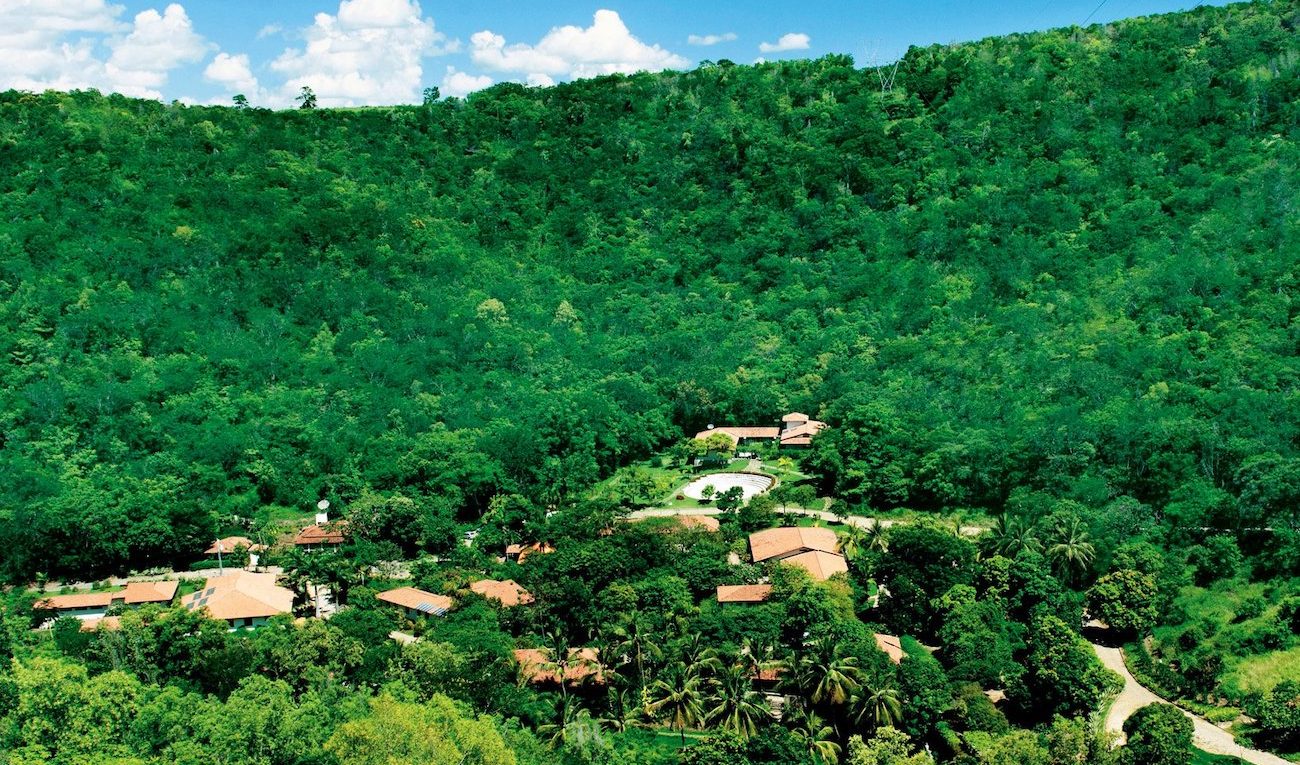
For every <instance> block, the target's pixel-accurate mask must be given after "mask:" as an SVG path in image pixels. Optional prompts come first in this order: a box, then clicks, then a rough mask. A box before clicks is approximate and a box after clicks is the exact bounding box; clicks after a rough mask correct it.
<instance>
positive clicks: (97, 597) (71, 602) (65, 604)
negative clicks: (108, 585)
mask: <svg viewBox="0 0 1300 765" xmlns="http://www.w3.org/2000/svg"><path fill="white" fill-rule="evenodd" d="M120 597H122V594H121V592H74V593H72V594H71V595H51V596H50V597H48V598H42V599H41V600H38V601H36V602H35V603H34V604H32V608H35V609H37V610H39V611H72V610H77V609H82V608H108V607H109V606H110V605H112V604H113V600H114V599H116V598H120Z"/></svg>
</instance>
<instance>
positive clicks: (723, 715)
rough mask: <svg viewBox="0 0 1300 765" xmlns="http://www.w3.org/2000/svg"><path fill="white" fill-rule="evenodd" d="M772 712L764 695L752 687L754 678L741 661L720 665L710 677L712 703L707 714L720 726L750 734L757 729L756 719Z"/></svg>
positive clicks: (740, 733)
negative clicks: (718, 670) (725, 666)
mask: <svg viewBox="0 0 1300 765" xmlns="http://www.w3.org/2000/svg"><path fill="white" fill-rule="evenodd" d="M771 714H772V712H771V709H770V708H769V707H768V705H767V699H765V698H763V694H761V693H759V692H758V691H756V690H754V685H753V680H752V678H750V676H749V673H748V672H746V671H745V668H744V667H743V666H742V665H739V664H733V665H731V666H729V667H727V668H725V669H723V670H722V672H721V673H719V675H718V677H717V679H716V680H714V681H713V707H712V708H710V709H709V711H708V714H707V715H706V718H707V719H708V720H709V721H710V722H713V723H715V724H717V725H718V727H720V728H722V729H723V730H727V731H732V732H734V733H736V734H738V735H739V736H740V737H741V738H749V737H750V736H752V735H754V732H755V731H757V730H758V723H759V721H760V720H762V719H764V718H766V717H770V716H771Z"/></svg>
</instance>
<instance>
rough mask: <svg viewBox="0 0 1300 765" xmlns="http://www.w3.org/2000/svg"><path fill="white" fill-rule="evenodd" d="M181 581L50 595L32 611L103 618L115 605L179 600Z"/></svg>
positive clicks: (82, 617) (36, 604)
mask: <svg viewBox="0 0 1300 765" xmlns="http://www.w3.org/2000/svg"><path fill="white" fill-rule="evenodd" d="M179 586H180V582H177V581H174V580H170V581H159V582H128V583H127V585H126V587H124V588H122V589H120V590H114V591H112V592H77V593H73V594H71V595H51V596H50V597H48V598H43V599H41V600H38V601H36V603H34V604H33V605H32V608H33V609H35V610H37V611H52V612H54V614H55V616H60V617H62V616H75V617H76V618H78V619H101V618H103V617H104V616H105V615H106V614H107V613H108V609H109V608H110V607H112V606H114V605H127V606H141V605H144V604H145V603H161V604H164V605H165V604H167V603H170V602H171V601H172V598H175V597H176V588H177V587H179Z"/></svg>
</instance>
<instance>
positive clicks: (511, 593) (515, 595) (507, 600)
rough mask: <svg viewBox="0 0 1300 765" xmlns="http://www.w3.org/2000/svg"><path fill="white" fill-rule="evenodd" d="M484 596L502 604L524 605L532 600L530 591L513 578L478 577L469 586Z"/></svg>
mask: <svg viewBox="0 0 1300 765" xmlns="http://www.w3.org/2000/svg"><path fill="white" fill-rule="evenodd" d="M469 588H470V590H471V591H473V592H477V593H478V594H479V595H482V596H483V597H485V598H489V599H491V600H495V601H497V602H498V603H500V604H501V605H503V606H526V605H528V604H529V603H532V602H533V596H532V593H530V592H528V590H525V589H524V588H523V587H520V586H519V583H518V582H516V581H515V580H513V579H507V580H505V581H504V582H499V581H497V580H495V579H480V580H478V581H477V582H473V583H471V584H470V586H469Z"/></svg>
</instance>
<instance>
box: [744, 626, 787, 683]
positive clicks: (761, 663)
mask: <svg viewBox="0 0 1300 765" xmlns="http://www.w3.org/2000/svg"><path fill="white" fill-rule="evenodd" d="M740 661H741V663H742V664H743V665H744V666H745V668H746V670H748V672H749V674H750V676H751V677H758V676H759V675H760V674H761V673H762V672H763V670H765V669H772V668H773V667H777V666H780V665H781V662H780V661H778V660H777V658H776V647H775V646H774V645H773V644H772V643H769V642H767V641H766V640H764V639H763V638H761V637H751V636H748V635H746V636H745V638H744V640H742V641H741V643H740Z"/></svg>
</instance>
